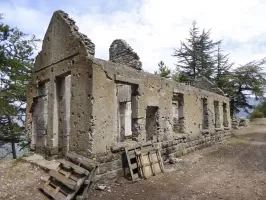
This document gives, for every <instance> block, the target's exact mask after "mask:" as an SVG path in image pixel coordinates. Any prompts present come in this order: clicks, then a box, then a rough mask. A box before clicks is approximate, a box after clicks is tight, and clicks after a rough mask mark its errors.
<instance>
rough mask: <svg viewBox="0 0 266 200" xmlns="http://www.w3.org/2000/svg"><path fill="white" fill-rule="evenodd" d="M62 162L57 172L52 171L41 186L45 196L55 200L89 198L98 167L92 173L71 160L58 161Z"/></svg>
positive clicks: (81, 199)
mask: <svg viewBox="0 0 266 200" xmlns="http://www.w3.org/2000/svg"><path fill="white" fill-rule="evenodd" d="M58 161H59V162H60V164H59V166H58V168H57V169H56V170H50V171H49V175H50V177H49V178H48V180H47V181H46V182H45V183H44V184H43V185H42V186H41V188H40V189H41V190H42V191H43V192H44V193H45V195H47V196H49V197H50V198H52V199H55V200H71V199H74V197H76V199H78V200H83V199H87V198H88V193H89V191H90V188H91V185H92V179H93V176H94V173H95V170H96V168H97V166H95V167H94V168H92V170H91V171H89V170H88V169H85V168H83V167H81V166H80V165H81V164H82V163H79V164H75V163H73V162H71V161H70V160H63V159H61V160H58Z"/></svg>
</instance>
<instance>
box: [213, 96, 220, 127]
mask: <svg viewBox="0 0 266 200" xmlns="http://www.w3.org/2000/svg"><path fill="white" fill-rule="evenodd" d="M214 125H215V128H220V110H219V101H214Z"/></svg>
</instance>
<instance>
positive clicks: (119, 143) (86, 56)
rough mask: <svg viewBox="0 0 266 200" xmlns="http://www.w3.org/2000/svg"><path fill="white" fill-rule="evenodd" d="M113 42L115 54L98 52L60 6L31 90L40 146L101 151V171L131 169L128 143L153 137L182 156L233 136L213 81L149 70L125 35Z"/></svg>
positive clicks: (104, 174) (33, 131) (31, 124)
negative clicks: (179, 79) (192, 81)
mask: <svg viewBox="0 0 266 200" xmlns="http://www.w3.org/2000/svg"><path fill="white" fill-rule="evenodd" d="M109 50H110V61H104V60H101V59H97V58H95V57H94V52H95V45H94V44H93V43H92V41H91V40H90V39H88V38H87V36H85V35H83V34H81V33H79V32H78V27H77V26H76V25H75V22H74V21H73V20H72V19H70V18H69V17H68V15H67V14H66V13H64V12H62V11H57V12H55V13H54V15H53V17H52V20H51V22H50V25H49V27H48V29H47V32H46V34H45V37H44V40H43V46H42V51H41V52H40V53H39V55H38V56H37V58H36V62H35V71H34V77H33V81H32V85H31V90H30V91H31V93H30V94H31V95H29V96H28V98H29V99H28V108H27V119H29V120H27V123H28V124H27V127H28V130H27V131H28V133H29V136H30V139H31V141H32V145H31V146H32V147H33V148H32V149H35V150H36V151H37V152H41V153H44V154H45V155H47V156H51V155H57V156H61V157H63V156H64V155H65V154H66V152H68V151H70V152H75V153H77V154H80V155H83V156H86V157H88V158H91V159H92V158H93V159H96V161H98V162H99V163H100V167H99V169H98V172H97V175H98V176H97V177H98V178H99V179H100V178H114V177H116V176H122V175H125V174H126V165H127V162H126V160H125V156H124V148H125V147H128V146H142V145H146V144H152V145H154V146H157V147H159V148H161V151H162V155H163V156H164V157H168V156H170V155H175V156H180V155H183V154H186V153H188V152H192V151H194V150H197V149H199V148H202V147H205V146H208V145H211V144H213V143H215V142H216V141H220V140H223V139H226V138H228V137H229V136H230V131H231V120H230V112H229V101H228V98H226V97H225V96H224V95H223V93H222V92H221V91H218V92H215V91H216V90H214V89H213V88H215V87H214V86H213V84H211V83H210V82H208V81H207V82H206V81H205V83H206V84H207V85H208V87H207V86H206V84H205V86H204V87H206V88H204V89H202V88H201V87H202V85H201V86H199V85H198V87H193V86H191V85H185V84H182V83H176V82H173V81H170V80H167V79H164V78H161V77H158V76H155V75H153V74H150V73H147V72H143V71H142V70H141V69H142V64H141V62H140V58H139V56H138V55H137V54H136V53H135V52H134V51H133V49H132V48H131V47H130V46H129V45H128V44H127V43H126V42H125V41H123V40H115V41H114V42H113V43H112V44H111V46H110V49H109ZM204 80H205V79H204ZM201 83H202V82H201ZM195 86H196V85H195ZM31 116H33V117H32V120H30V119H31Z"/></svg>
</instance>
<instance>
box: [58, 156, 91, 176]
mask: <svg viewBox="0 0 266 200" xmlns="http://www.w3.org/2000/svg"><path fill="white" fill-rule="evenodd" d="M58 161H59V162H60V163H62V164H63V165H64V166H66V167H70V168H72V169H73V170H74V171H75V172H76V173H78V174H86V175H89V171H88V170H86V169H84V168H82V167H80V166H78V165H75V164H74V163H71V162H69V161H66V160H63V159H60V160H58Z"/></svg>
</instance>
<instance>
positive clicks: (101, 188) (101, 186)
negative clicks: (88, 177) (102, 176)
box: [96, 185, 106, 191]
mask: <svg viewBox="0 0 266 200" xmlns="http://www.w3.org/2000/svg"><path fill="white" fill-rule="evenodd" d="M105 188H106V186H105V185H97V188H96V189H97V190H101V191H103V190H105Z"/></svg>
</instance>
